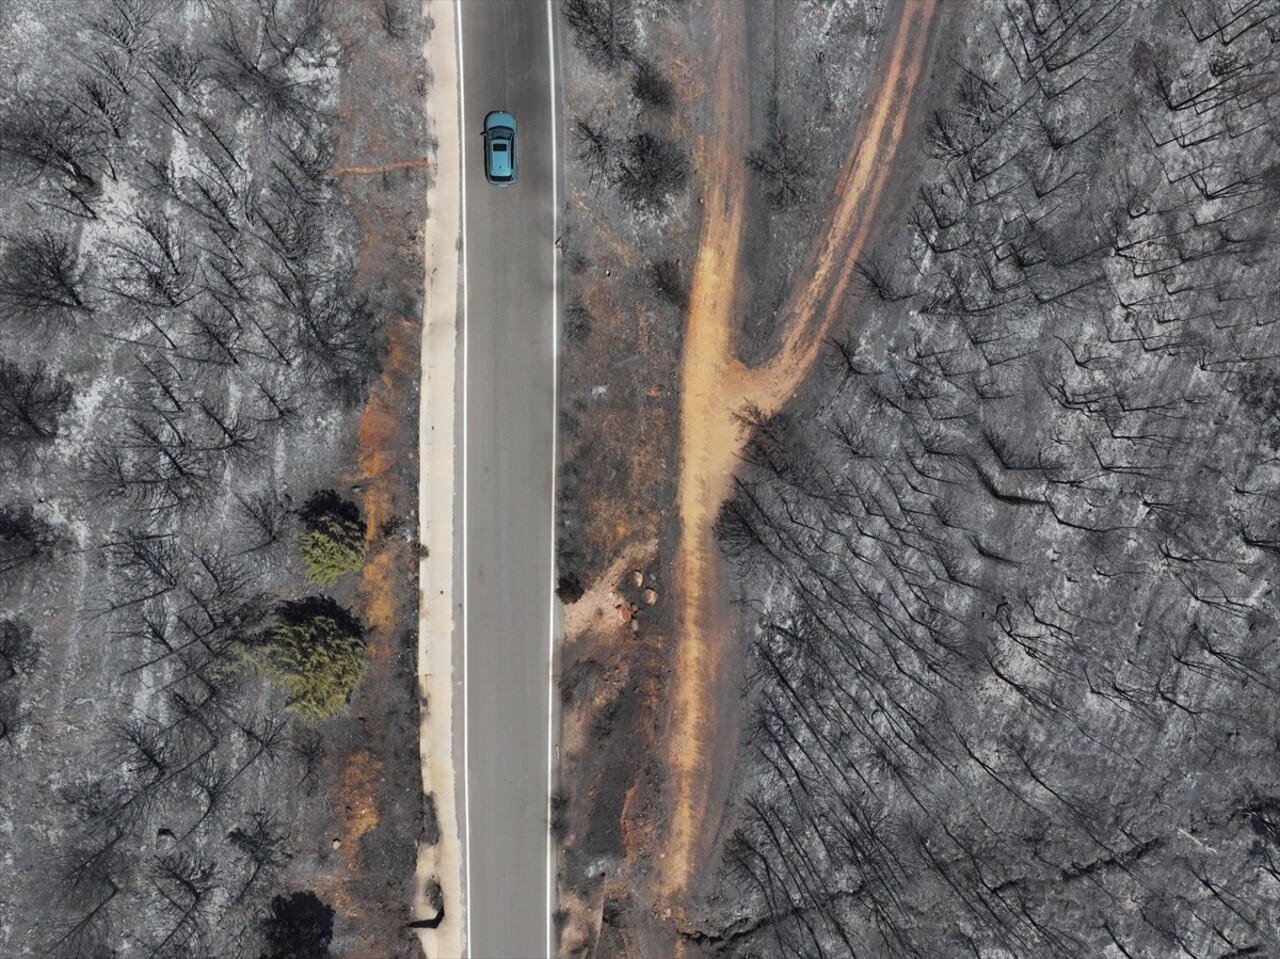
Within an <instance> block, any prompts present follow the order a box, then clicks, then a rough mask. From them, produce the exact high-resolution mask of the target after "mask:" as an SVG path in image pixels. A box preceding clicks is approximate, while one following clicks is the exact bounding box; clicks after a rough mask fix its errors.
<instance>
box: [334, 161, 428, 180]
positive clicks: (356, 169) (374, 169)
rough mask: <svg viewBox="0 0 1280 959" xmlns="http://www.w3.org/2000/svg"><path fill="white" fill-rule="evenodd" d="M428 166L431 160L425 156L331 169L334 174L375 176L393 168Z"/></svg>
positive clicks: (422, 167) (408, 168)
mask: <svg viewBox="0 0 1280 959" xmlns="http://www.w3.org/2000/svg"><path fill="white" fill-rule="evenodd" d="M429 166H431V161H430V160H428V159H427V158H426V157H420V158H418V159H416V160H396V161H395V162H394V163H384V164H382V165H381V166H340V167H337V168H336V169H335V170H334V171H333V174H334V176H344V175H354V176H377V175H378V174H379V173H390V172H392V171H393V170H425V169H426V168H427V167H429Z"/></svg>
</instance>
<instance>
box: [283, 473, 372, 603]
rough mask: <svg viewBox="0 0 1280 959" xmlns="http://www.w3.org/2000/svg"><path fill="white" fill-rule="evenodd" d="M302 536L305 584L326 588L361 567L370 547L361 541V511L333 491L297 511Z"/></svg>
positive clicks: (322, 494)
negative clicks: (301, 527) (301, 525)
mask: <svg viewBox="0 0 1280 959" xmlns="http://www.w3.org/2000/svg"><path fill="white" fill-rule="evenodd" d="M299 512H300V514H301V516H302V520H303V523H304V526H305V532H304V533H303V534H302V567H303V569H304V570H305V571H306V575H307V582H309V583H316V584H317V585H320V586H328V585H329V584H330V583H332V582H333V581H334V580H336V579H337V578H338V577H339V576H341V575H343V574H344V573H354V572H356V571H357V570H359V569H360V568H361V567H362V566H363V565H364V560H365V555H366V554H367V553H368V550H369V547H368V544H367V543H366V542H365V538H364V524H363V523H362V522H361V520H360V510H359V509H358V508H357V507H356V506H355V504H354V503H351V502H348V501H347V500H344V499H342V498H340V497H339V496H338V495H337V494H336V493H335V492H334V491H333V490H321V491H320V492H319V493H316V494H315V495H314V496H312V497H311V498H310V499H309V500H307V503H306V505H305V506H303V508H302V509H301V510H300V511H299Z"/></svg>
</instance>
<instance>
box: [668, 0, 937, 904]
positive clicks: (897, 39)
mask: <svg viewBox="0 0 1280 959" xmlns="http://www.w3.org/2000/svg"><path fill="white" fill-rule="evenodd" d="M733 7H734V5H733V4H723V3H721V4H711V5H710V6H709V13H710V15H711V17H712V20H713V25H714V29H715V32H716V43H715V56H714V60H713V61H712V64H711V69H712V71H713V76H712V80H711V84H710V89H711V90H712V96H713V97H714V100H715V106H714V108H713V109H712V110H711V111H710V112H711V115H712V117H714V120H713V123H714V128H713V129H711V130H710V131H709V132H708V133H707V134H706V135H705V136H704V138H703V140H702V141H701V142H700V144H699V164H698V168H699V171H700V173H701V177H700V179H701V181H702V189H701V192H702V195H703V197H704V203H705V206H706V215H705V220H704V222H703V227H702V236H701V238H700V241H699V250H698V256H697V260H696V262H695V265H694V274H693V283H692V290H691V295H690V307H689V316H688V324H687V330H686V335H685V341H684V344H685V345H684V355H683V365H682V387H683V394H682V406H681V418H680V437H681V440H680V443H681V447H680V487H679V493H678V496H677V503H678V507H679V511H680V542H679V546H678V551H677V556H676V573H677V582H678V583H679V584H680V588H681V591H682V595H681V597H680V599H679V611H678V614H677V617H678V618H677V637H678V639H677V642H678V647H677V650H676V663H675V670H674V675H675V680H674V682H675V687H674V689H673V690H672V699H671V712H670V715H669V718H668V724H667V727H666V728H667V729H668V730H669V731H670V733H669V734H668V736H667V743H668V747H667V748H668V750H669V752H668V755H667V765H668V783H669V785H668V790H669V796H670V800H671V803H672V808H671V820H670V825H669V832H668V834H667V835H666V836H663V837H660V839H659V846H658V850H657V852H658V853H659V856H660V858H659V860H658V861H659V863H660V867H659V879H658V889H657V893H658V897H657V898H658V901H659V903H661V904H665V905H666V906H667V907H669V908H670V909H671V910H672V913H673V915H674V916H675V917H676V918H677V919H679V918H680V917H681V915H682V910H681V904H682V902H683V901H684V897H685V895H686V893H687V892H688V890H689V884H690V881H691V879H692V878H693V876H694V869H695V867H696V865H697V864H698V863H700V862H701V861H703V859H704V854H705V853H706V851H707V849H708V847H709V844H710V841H711V838H712V834H713V832H714V828H715V826H716V824H717V822H718V820H717V819H716V818H714V817H715V811H716V810H717V809H720V808H722V806H723V801H724V798H725V797H724V795H723V793H724V791H725V790H726V789H727V786H728V782H727V778H726V777H724V776H720V777H715V776H714V775H713V770H714V765H715V764H714V763H713V762H712V759H713V758H714V757H715V756H716V754H717V753H718V752H720V754H721V755H723V754H724V753H723V751H724V750H726V749H732V748H733V746H734V744H733V743H732V742H726V741H725V738H726V736H732V730H729V729H724V730H722V729H720V728H719V725H718V722H717V720H718V714H719V712H720V707H719V704H720V703H722V702H724V701H725V698H726V697H729V696H736V695H737V688H736V685H735V683H734V679H736V676H737V672H736V666H735V664H732V663H728V662H726V661H725V652H726V650H728V649H729V636H728V630H727V627H726V618H725V616H724V615H723V612H722V610H721V608H720V605H719V603H718V601H717V597H721V596H723V595H724V592H725V587H724V576H723V570H722V568H721V560H720V554H719V550H718V548H717V546H716V543H715V539H714V535H713V532H712V526H713V524H714V522H715V519H716V516H717V515H718V513H719V511H720V507H721V505H722V504H723V503H724V501H725V498H726V497H727V496H728V495H729V492H730V489H731V484H732V478H733V472H734V469H735V468H736V466H737V463H738V458H739V455H740V454H741V452H742V449H743V445H744V443H745V441H746V440H747V438H748V437H747V435H746V434H745V433H744V431H743V430H742V428H741V426H740V424H739V422H738V419H737V414H738V413H739V412H740V411H742V410H743V409H744V408H748V407H752V406H754V407H756V408H758V409H759V410H761V411H762V412H763V413H764V414H765V415H766V416H767V415H771V414H772V413H774V412H776V411H777V410H778V409H780V408H781V407H782V405H783V404H784V403H785V402H786V401H787V399H788V398H789V397H790V396H791V395H792V393H793V392H794V391H795V389H796V387H797V386H798V385H799V384H800V382H801V381H802V380H803V379H804V377H805V376H806V374H807V373H808V371H809V369H810V367H811V366H812V365H813V362H814V360H815V359H816V358H817V356H818V354H819V352H820V350H821V347H822V343H823V341H824V339H825V337H826V335H827V332H828V330H829V329H830V327H831V323H832V321H833V320H834V318H835V316H836V312H837V310H838V308H839V306H840V303H841V301H842V299H843V297H844V295H845V293H846V291H847V289H848V286H849V281H850V279H851V277H852V274H853V267H854V263H855V262H856V260H857V258H858V255H859V253H860V252H861V250H862V247H863V245H864V244H865V242H866V239H867V236H868V234H869V233H870V231H871V228H872V225H873V221H874V216H875V212H876V207H877V203H878V201H879V199H880V197H881V195H882V194H883V192H884V189H885V185H886V183H887V181H888V178H889V176H890V173H891V171H892V167H893V161H894V156H895V153H896V151H897V148H898V144H899V141H900V140H901V138H902V133H903V129H904V126H905V124H906V118H907V112H908V108H909V106H910V103H911V98H912V96H913V94H914V93H915V90H916V86H917V82H918V80H919V78H920V75H921V71H922V67H923V66H924V63H925V59H926V56H925V55H926V50H927V48H928V46H929V42H930V38H931V34H932V27H933V23H934V19H935V14H936V11H937V3H936V0H908V2H906V3H903V4H899V5H895V6H894V12H893V13H892V14H891V18H892V19H891V20H890V22H889V23H887V24H886V32H885V44H884V47H883V48H882V50H881V53H880V59H879V63H878V66H877V70H876V74H875V78H876V79H875V82H874V84H873V86H872V88H871V89H870V90H869V92H868V94H867V97H866V103H867V104H868V106H867V109H866V112H865V113H864V115H863V117H862V118H861V120H860V121H859V123H858V126H857V129H856V131H855V133H854V137H853V143H852V145H851V148H850V150H849V153H848V155H847V157H846V160H845V163H844V166H843V168H842V170H841V174H840V177H839V180H838V181H837V184H836V187H835V191H834V195H833V197H832V199H831V202H830V203H829V204H828V208H827V211H826V213H825V219H824V222H823V224H822V226H821V228H820V229H819V231H818V232H817V234H816V237H815V239H814V242H813V245H812V247H811V248H810V251H809V254H808V255H807V257H806V260H805V265H804V266H803V267H802V268H801V270H800V271H799V272H798V274H797V276H798V279H797V282H796V287H795V288H794V289H793V291H792V292H791V294H790V296H789V297H788V299H787V301H786V303H785V304H784V307H783V310H782V312H781V315H782V317H783V318H784V319H783V322H784V324H785V325H784V333H783V337H782V344H781V346H780V347H779V349H778V352H777V353H776V354H775V355H774V356H772V357H771V358H770V359H769V360H768V361H767V362H765V363H762V364H760V365H758V366H755V367H747V366H745V365H744V364H743V363H742V362H741V361H739V360H738V358H737V356H736V355H735V354H734V351H733V333H732V331H733V328H732V326H731V323H732V320H733V309H732V307H733V301H734V293H735V290H736V288H737V270H738V266H739V262H738V258H739V249H740V246H741V243H742V231H743V224H744V222H745V218H744V215H745V195H746V177H747V172H746V169H745V165H744V163H743V160H742V144H743V143H746V142H750V138H749V122H748V117H747V100H748V98H747V93H746V82H747V81H746V62H745V59H746V58H745V37H744V30H743V21H742V18H741V17H739V16H735V15H734V10H733ZM724 725H727V724H724ZM677 731H678V732H677ZM709 814H710V815H711V817H712V818H710V819H709V818H708V817H709Z"/></svg>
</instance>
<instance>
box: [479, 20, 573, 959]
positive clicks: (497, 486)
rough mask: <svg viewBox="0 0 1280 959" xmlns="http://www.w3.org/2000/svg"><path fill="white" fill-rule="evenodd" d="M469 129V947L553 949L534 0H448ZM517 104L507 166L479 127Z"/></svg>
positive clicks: (548, 112)
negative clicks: (492, 172) (514, 174)
mask: <svg viewBox="0 0 1280 959" xmlns="http://www.w3.org/2000/svg"><path fill="white" fill-rule="evenodd" d="M457 12H458V16H459V19H458V23H459V36H460V47H459V52H460V60H461V63H460V68H461V77H462V80H461V91H462V98H461V99H462V138H463V155H462V161H463V238H464V248H463V266H462V268H463V291H462V292H463V296H464V308H463V316H462V326H463V332H462V343H463V347H462V360H461V364H462V370H463V387H462V388H463V390H464V396H463V403H464V414H463V435H462V444H463V450H462V455H463V478H462V487H463V497H464V499H463V504H462V505H463V510H464V524H465V531H464V537H465V538H464V541H463V555H462V564H463V570H462V575H463V577H464V580H463V662H464V666H463V669H464V676H463V680H464V683H465V693H464V704H463V740H464V745H463V749H464V751H465V761H464V768H463V777H464V781H463V806H464V825H463V830H464V836H465V853H464V855H465V872H464V885H465V895H466V897H467V922H466V934H467V942H468V950H467V952H468V955H469V956H470V957H471V959H516V957H536V956H546V955H548V954H549V953H548V949H549V938H550V915H549V912H550V896H549V891H548V884H549V867H548V848H549V847H548V842H547V797H548V792H549V779H548V777H549V774H550V765H549V762H548V757H549V733H550V724H549V719H548V716H549V714H548V708H549V705H550V704H549V678H550V670H549V661H550V632H551V624H552V618H551V617H552V610H551V602H552V566H551V564H552V537H553V529H552V505H553V504H552V476H553V468H554V446H555V436H554V421H555V335H556V321H555V307H554V303H555V282H556V279H555V238H556V233H555V229H556V224H555V199H554V195H555V194H554V189H555V182H554V177H555V176H556V152H555V143H554V138H553V130H554V125H553V106H552V100H553V96H554V90H553V83H552V76H551V69H552V50H551V43H550V40H549V30H550V18H549V15H548V14H549V7H548V5H547V4H546V3H539V2H529V0H485V2H474V0H464V2H461V3H459V5H458V7H457ZM490 110H507V111H510V112H511V113H513V114H515V116H516V120H517V124H518V131H519V132H518V141H517V154H516V159H517V166H518V178H517V182H516V183H515V184H513V185H510V186H503V187H498V186H491V185H490V184H488V183H487V182H486V181H485V178H484V166H483V151H482V140H481V136H480V131H481V129H482V127H483V123H484V116H485V114H486V113H488V112H489V111H490Z"/></svg>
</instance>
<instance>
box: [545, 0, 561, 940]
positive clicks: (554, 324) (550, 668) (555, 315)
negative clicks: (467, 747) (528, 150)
mask: <svg viewBox="0 0 1280 959" xmlns="http://www.w3.org/2000/svg"><path fill="white" fill-rule="evenodd" d="M547 73H548V74H549V75H550V78H551V83H550V86H549V88H548V89H549V90H550V93H551V235H552V242H551V565H550V570H551V582H550V583H548V584H547V588H548V590H549V591H550V601H549V603H548V607H547V608H548V619H549V622H548V624H547V636H548V639H547V956H548V957H550V956H554V955H555V943H554V942H553V940H552V937H553V935H554V924H553V923H552V919H551V917H552V911H553V909H554V906H555V846H554V844H553V842H552V836H551V788H552V783H553V782H554V781H555V735H554V734H555V692H556V689H555V669H556V667H555V663H556V592H555V590H556V456H557V452H556V450H557V445H558V437H557V434H556V430H557V427H558V425H559V424H558V420H559V415H558V411H559V409H560V355H559V348H560V329H559V327H560V302H559V296H560V277H559V272H558V271H559V268H560V257H559V251H558V250H557V249H556V240H558V239H559V236H560V197H559V192H558V191H559V181H560V175H559V174H560V167H559V162H560V161H559V157H557V155H556V134H557V132H558V131H559V123H558V121H557V119H556V40H555V3H554V0H547Z"/></svg>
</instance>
